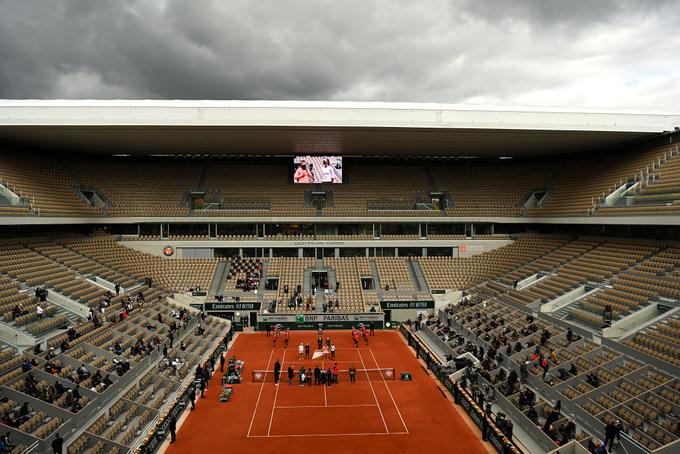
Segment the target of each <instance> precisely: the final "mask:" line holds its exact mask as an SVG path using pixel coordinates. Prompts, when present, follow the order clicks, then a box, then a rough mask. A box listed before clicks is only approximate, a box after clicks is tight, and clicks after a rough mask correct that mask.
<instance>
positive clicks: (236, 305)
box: [204, 301, 262, 312]
mask: <svg viewBox="0 0 680 454" xmlns="http://www.w3.org/2000/svg"><path fill="white" fill-rule="evenodd" d="M261 305H262V303H259V302H257V301H253V302H250V303H244V302H235V301H233V302H232V301H228V302H222V303H205V305H204V306H205V311H206V312H210V311H220V312H224V311H229V312H231V311H259V310H260V306H261Z"/></svg>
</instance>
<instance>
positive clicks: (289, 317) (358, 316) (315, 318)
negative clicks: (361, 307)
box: [257, 312, 384, 323]
mask: <svg viewBox="0 0 680 454" xmlns="http://www.w3.org/2000/svg"><path fill="white" fill-rule="evenodd" d="M301 317H304V318H301ZM383 317H384V315H383V314H382V313H381V312H365V313H351V314H328V313H326V314H257V321H258V322H262V323H286V322H291V323H294V322H306V323H310V322H315V323H322V322H366V323H368V322H382V321H383Z"/></svg>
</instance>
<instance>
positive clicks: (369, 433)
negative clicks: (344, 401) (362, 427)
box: [250, 432, 408, 438]
mask: <svg viewBox="0 0 680 454" xmlns="http://www.w3.org/2000/svg"><path fill="white" fill-rule="evenodd" d="M373 435H383V436H385V435H387V436H389V435H408V432H389V433H385V432H366V433H356V434H290V435H283V434H281V435H251V436H250V438H288V437H290V438H302V437H309V438H311V437H366V436H373Z"/></svg>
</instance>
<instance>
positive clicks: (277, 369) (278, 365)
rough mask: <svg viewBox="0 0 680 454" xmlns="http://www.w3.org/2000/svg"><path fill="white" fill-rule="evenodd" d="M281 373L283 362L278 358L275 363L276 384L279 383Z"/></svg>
mask: <svg viewBox="0 0 680 454" xmlns="http://www.w3.org/2000/svg"><path fill="white" fill-rule="evenodd" d="M279 375H281V362H280V361H279V360H278V359H277V360H276V363H274V385H276V386H278V385H279Z"/></svg>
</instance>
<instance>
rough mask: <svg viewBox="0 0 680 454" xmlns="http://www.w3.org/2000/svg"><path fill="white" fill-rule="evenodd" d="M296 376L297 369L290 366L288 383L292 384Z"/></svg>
mask: <svg viewBox="0 0 680 454" xmlns="http://www.w3.org/2000/svg"><path fill="white" fill-rule="evenodd" d="M294 377H295V370H294V369H293V366H288V384H289V385H292V384H293V378H294Z"/></svg>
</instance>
